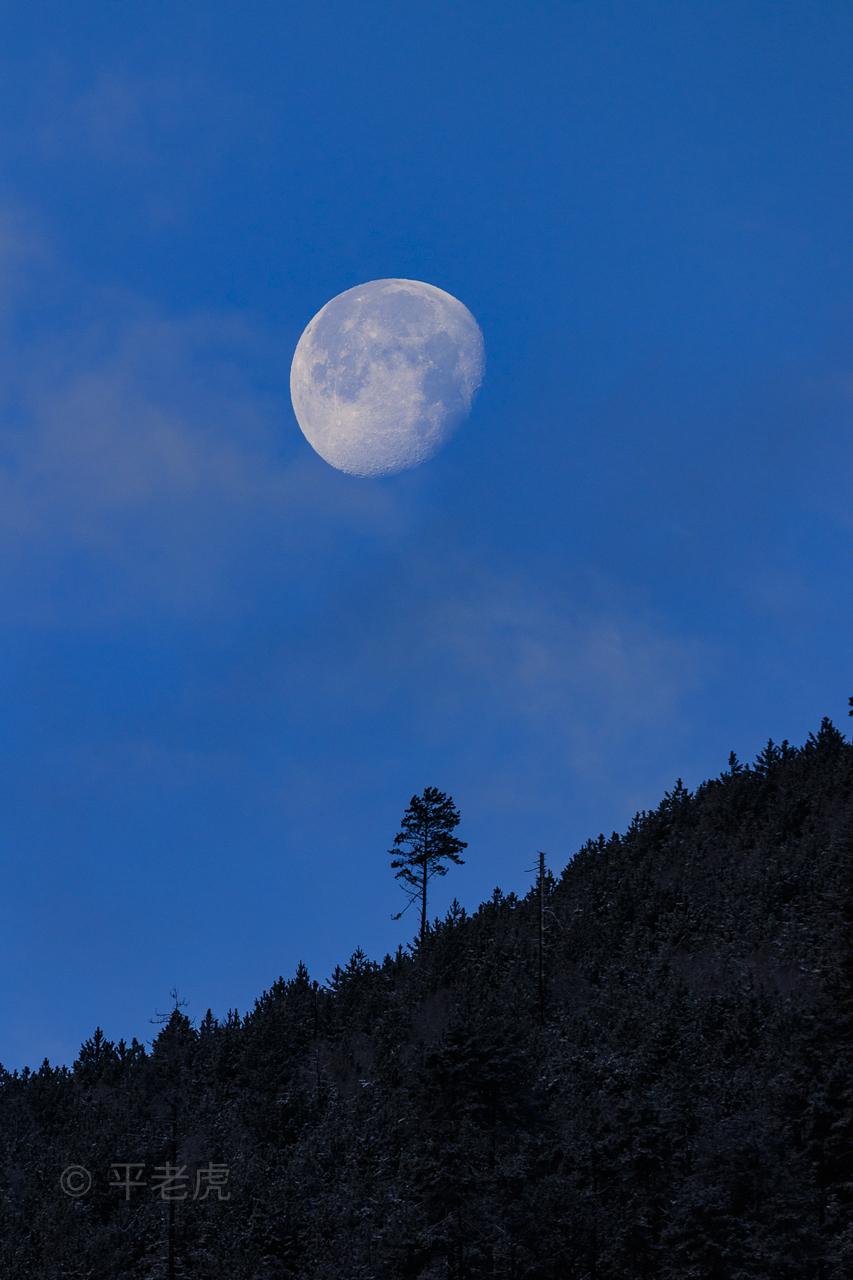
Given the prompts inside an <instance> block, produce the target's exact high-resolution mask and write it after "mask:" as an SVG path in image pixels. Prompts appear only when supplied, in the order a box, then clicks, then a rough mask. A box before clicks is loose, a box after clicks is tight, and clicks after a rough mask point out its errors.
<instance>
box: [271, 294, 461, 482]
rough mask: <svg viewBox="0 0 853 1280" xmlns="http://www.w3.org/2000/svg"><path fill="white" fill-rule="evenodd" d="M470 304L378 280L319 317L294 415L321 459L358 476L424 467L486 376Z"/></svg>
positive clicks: (293, 386) (295, 386)
mask: <svg viewBox="0 0 853 1280" xmlns="http://www.w3.org/2000/svg"><path fill="white" fill-rule="evenodd" d="M483 366H484V351H483V335H482V334H481V333H480V329H479V326H478V325H477V321H476V320H475V319H474V317H473V316H472V315H471V312H470V311H469V310H468V308H467V307H465V306H463V304H462V303H461V302H460V301H459V300H458V299H457V298H454V297H453V296H452V294H449V293H445V292H444V290H443V289H437V288H436V286H435V285H432V284H424V283H423V281H421V280H371V281H370V282H369V283H368V284H360V285H357V286H356V287H355V288H354V289H347V290H346V292H345V293H340V294H338V296H337V297H336V298H332V300H331V302H327V303H326V305H325V306H324V307H321V309H320V310H319V311H318V312H317V314H316V315H315V317H314V319H313V320H312V321H311V323H310V324H309V325H308V327H307V329H306V330H305V332H304V333H303V335H302V337H301V338H300V339H299V342H298V343H297V346H296V351H295V353H294V356H293V364H292V366H291V370H290V396H291V399H292V401H293V410H294V413H295V414H296V419H297V421H298V423H299V425H300V427H301V428H302V432H303V434H304V436H305V438H306V439H307V440H308V442H309V444H311V445H312V447H313V448H314V449H316V451H317V453H319V455H320V457H321V458H324V459H325V460H326V462H328V463H329V464H330V465H331V466H333V467H337V469H338V470H339V471H346V472H348V473H349V474H350V475H353V476H387V475H393V474H394V473H395V472H397V471H406V470H407V469H408V468H409V467H416V466H417V465H418V464H419V463H421V462H425V461H426V460H427V458H431V457H432V455H433V454H434V453H435V452H436V451H437V450H438V449H440V448H441V446H442V445H443V444H444V442H445V441H446V440H447V439H448V438H449V437H450V436H451V435H452V434H453V432H454V431H455V429H456V428H457V427H458V426H459V424H460V422H462V420H463V419H464V418H465V417H466V416H467V414H468V412H469V410H470V408H471V402H472V400H473V398H474V395H475V393H476V391H477V388H478V387H479V385H480V383H481V381H482V379H483Z"/></svg>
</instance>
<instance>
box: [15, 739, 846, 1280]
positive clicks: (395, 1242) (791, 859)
mask: <svg viewBox="0 0 853 1280" xmlns="http://www.w3.org/2000/svg"><path fill="white" fill-rule="evenodd" d="M531 843H532V844H535V835H534V838H533V839H532V841H531ZM852 843H853V745H851V744H850V743H847V742H845V740H844V739H843V737H842V736H841V734H839V733H838V731H837V730H836V729H834V728H833V726H832V725H831V724H830V723H829V722H828V721H824V723H823V725H822V726H821V728H820V731H819V732H818V733H817V734H816V735H813V736H811V737H810V738H809V740H808V742H806V743H805V745H804V746H802V747H800V748H793V747H790V746H789V745H787V744H783V745H782V746H778V747H777V746H774V745H773V744H772V743H771V744H768V746H767V748H766V749H765V750H764V751H763V752H762V753H761V755H760V756H759V758H758V760H757V761H756V762H755V764H754V765H752V766H751V767H747V766H743V765H740V764H739V763H738V762H737V760H736V759H734V757H732V758H731V759H730V762H729V767H728V769H727V770H726V771H725V772H724V773H723V774H722V775H721V776H720V777H719V778H717V779H714V780H712V781H709V782H706V783H704V784H703V785H702V786H700V787H699V788H698V789H697V791H695V792H693V793H691V792H689V791H687V790H686V789H685V788H684V787H683V786H682V785H681V784H680V783H678V784H676V786H675V787H674V789H673V790H672V791H671V792H669V793H667V795H666V796H665V797H664V799H663V801H662V802H661V804H660V805H659V806H658V808H657V809H655V810H654V811H652V812H649V813H643V814H639V815H638V816H637V817H636V818H635V820H634V821H633V823H632V824H631V826H630V828H629V829H628V831H627V832H626V833H625V834H624V835H621V836H619V835H615V834H614V835H613V836H611V837H610V838H609V839H605V838H603V837H601V838H599V839H598V840H595V841H591V842H590V843H589V844H587V845H586V846H585V847H584V848H583V849H582V850H581V851H580V852H579V853H578V854H577V855H576V857H575V858H573V859H572V861H571V862H570V864H569V866H568V867H567V868H566V870H565V871H564V872H563V874H562V875H561V877H560V878H559V880H556V881H551V880H549V881H548V883H547V886H546V890H547V911H546V921H547V932H546V947H547V951H546V957H547V966H546V973H547V998H546V1017H545V1020H544V1023H543V1024H541V1025H540V1023H539V1020H538V1009H537V958H538V957H537V941H538V907H539V901H538V896H537V894H536V893H535V892H531V893H529V894H528V895H527V896H526V897H523V898H518V897H516V896H515V895H514V894H508V895H504V894H502V893H501V892H500V891H498V890H496V891H495V894H494V896H493V898H492V900H491V901H489V902H488V903H485V904H484V905H483V906H481V907H480V908H479V910H478V911H476V912H475V913H474V914H473V915H471V916H469V915H467V914H466V912H465V911H464V910H463V909H462V908H460V907H458V905H454V907H453V908H452V909H451V911H450V912H449V913H448V914H447V916H446V917H445V918H444V919H443V920H439V921H436V922H435V923H434V924H433V925H432V926H431V928H430V929H429V931H428V933H427V935H426V937H425V938H424V940H423V942H422V943H420V944H417V945H415V946H413V947H412V948H410V949H409V950H408V951H404V950H403V949H400V950H399V951H398V952H397V954H396V955H394V956H388V957H386V958H385V960H384V961H383V962H382V963H381V964H377V963H375V962H373V961H371V960H369V959H368V958H367V957H366V956H365V955H364V954H363V953H361V952H357V953H356V954H355V955H354V956H353V957H352V958H351V960H350V961H349V962H348V964H347V965H346V966H344V967H342V968H338V969H336V971H335V973H334V975H333V976H332V979H331V980H330V982H329V983H328V984H326V985H324V986H320V985H319V984H317V983H316V982H313V981H312V980H311V978H310V977H309V974H308V973H307V971H306V970H305V968H304V967H303V966H300V968H299V970H298V971H297V973H296V975H295V976H294V977H293V978H292V979H289V980H287V981H285V980H283V979H279V981H277V982H276V983H274V984H273V986H272V987H271V988H270V990H269V991H267V992H265V993H264V994H263V995H262V996H261V997H260V998H259V999H258V1000H257V1001H256V1004H255V1007H254V1009H253V1010H252V1011H251V1012H250V1013H249V1014H247V1015H246V1016H245V1017H240V1016H238V1015H237V1014H236V1013H232V1014H230V1015H229V1016H228V1017H227V1018H225V1019H224V1020H217V1019H215V1018H213V1016H212V1015H211V1014H208V1015H207V1016H206V1017H205V1018H204V1019H203V1020H202V1022H201V1023H200V1024H199V1025H198V1026H195V1027H194V1026H193V1025H192V1024H191V1023H190V1021H189V1020H188V1019H187V1017H186V1016H185V1014H184V1013H183V1011H182V1010H181V1009H180V1008H179V1007H177V1006H176V1008H175V1009H174V1011H173V1012H172V1013H171V1015H170V1016H169V1018H168V1020H167V1021H166V1022H165V1024H164V1025H163V1027H162V1029H161V1030H160V1032H159V1034H158V1035H157V1037H156V1039H155V1040H154V1043H153V1045H152V1047H151V1048H150V1050H149V1049H146V1048H144V1047H143V1046H141V1045H140V1044H138V1043H137V1042H135V1041H134V1043H133V1044H131V1045H130V1046H128V1045H125V1044H117V1045H116V1044H112V1043H111V1042H110V1041H109V1040H108V1039H106V1037H105V1036H104V1034H103V1033H102V1032H100V1031H97V1032H96V1033H95V1034H94V1035H93V1036H92V1037H91V1039H89V1040H87V1041H86V1043H85V1044H84V1045H83V1047H82V1049H81V1052H80V1056H79V1058H78V1060H77V1061H76V1063H75V1064H74V1067H73V1069H72V1070H67V1069H65V1068H54V1067H51V1066H49V1065H48V1064H47V1063H45V1064H44V1065H43V1066H42V1068H41V1069H39V1070H38V1071H35V1072H30V1071H25V1072H23V1073H20V1074H17V1073H16V1074H13V1075H10V1074H7V1073H4V1074H3V1076H2V1087H0V1121H2V1123H1V1124H0V1274H2V1275H3V1276H6V1275H8V1276H10V1277H15V1278H16V1280H17V1278H18V1277H20V1278H22V1280H24V1278H28V1277H33V1280H36V1278H37V1280H59V1277H63V1278H65V1277H75V1278H76V1277H79V1278H80V1280H83V1277H87V1278H89V1280H101V1278H103V1280H114V1278H115V1277H118V1276H128V1277H138V1278H139V1280H142V1278H143V1277H147V1278H149V1280H153V1278H154V1277H168V1276H169V1275H170V1274H171V1275H173V1276H199V1277H206V1278H208V1280H217V1278H218V1277H223V1278H224V1277H229V1280H243V1278H244V1277H245V1280H249V1278H250V1277H251V1280H284V1278H285V1277H286V1278H288V1280H297V1278H298V1280H321V1278H322V1280H333V1278H334V1280H340V1278H341V1277H343V1276H346V1277H347V1280H380V1278H381V1280H407V1278H411V1280H415V1278H419V1280H438V1278H439V1277H449V1278H453V1280H463V1278H471V1280H474V1278H479V1277H490V1278H493V1280H521V1278H522V1277H525V1278H526V1277H541V1280H587V1278H592V1277H595V1278H597V1280H620V1278H621V1277H662V1278H663V1280H670V1278H671V1280H676V1277H677V1278H678V1280H683V1278H686V1277H714V1278H716V1277H719V1278H720V1280H746V1278H747V1277H750V1278H754V1280H769V1278H770V1277H772V1278H773V1280H777V1278H778V1280H806V1278H809V1277H815V1278H817V1280H842V1277H844V1278H845V1280H846V1278H847V1277H849V1275H851V1274H853V1218H851V1209H853V1084H851V1081H853V1071H851V1067H853V1061H851V1058H853V1002H851V993H852V992H853V947H851V930H853V870H851V869H852V868H853V857H851V854H853V848H852V847H851V844H852ZM478 856H480V857H484V856H486V851H482V850H480V851H478ZM119 1161H121V1162H131V1161H132V1162H137V1163H139V1164H141V1165H144V1166H145V1167H146V1169H149V1170H150V1169H152V1168H154V1167H155V1166H163V1165H166V1164H175V1165H180V1166H184V1167H186V1169H187V1171H188V1177H189V1176H192V1175H194V1174H195V1173H196V1172H197V1170H198V1169H199V1168H203V1167H204V1166H207V1165H208V1164H210V1163H211V1162H213V1163H218V1164H223V1165H226V1166H227V1167H228V1169H229V1182H228V1189H229V1190H230V1194H231V1198H230V1199H229V1200H220V1199H218V1198H217V1197H216V1196H215V1195H211V1196H209V1197H207V1198H205V1199H197V1200H195V1199H189V1198H188V1199H186V1200H185V1201H183V1202H180V1203H177V1204H174V1205H173V1206H171V1207H170V1206H169V1205H168V1204H166V1203H164V1202H163V1201H162V1200H161V1199H159V1198H158V1197H156V1196H154V1195H152V1194H151V1192H150V1189H149V1191H147V1192H143V1191H138V1192H135V1193H134V1194H133V1195H132V1196H131V1197H130V1198H129V1199H127V1200H126V1199H124V1197H123V1196H122V1194H120V1192H119V1191H117V1189H116V1188H110V1187H109V1186H108V1185H107V1178H108V1172H109V1169H110V1166H111V1165H112V1164H113V1163H115V1162H119ZM71 1164H79V1165H82V1166H85V1167H86V1168H87V1169H89V1170H91V1171H92V1173H93V1175H94V1185H93V1188H92V1191H91V1193H90V1194H89V1195H86V1196H84V1197H80V1198H78V1199H73V1198H71V1197H69V1196H67V1195H64V1194H63V1193H62V1192H61V1191H60V1189H59V1176H60V1174H61V1172H62V1170H63V1169H65V1168H66V1167H67V1166H69V1165H71Z"/></svg>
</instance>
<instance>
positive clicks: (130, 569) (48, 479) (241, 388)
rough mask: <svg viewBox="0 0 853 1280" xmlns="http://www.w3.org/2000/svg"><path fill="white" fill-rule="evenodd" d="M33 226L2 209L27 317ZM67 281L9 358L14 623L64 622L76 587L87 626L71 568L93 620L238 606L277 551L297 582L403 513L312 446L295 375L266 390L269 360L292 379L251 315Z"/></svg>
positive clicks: (3, 254) (6, 532) (2, 565)
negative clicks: (337, 537) (55, 305)
mask: <svg viewBox="0 0 853 1280" xmlns="http://www.w3.org/2000/svg"><path fill="white" fill-rule="evenodd" d="M20 228H21V224H20V222H19V221H16V220H14V219H11V218H7V219H5V220H4V219H3V218H2V217H0V278H2V276H3V274H4V273H5V274H6V275H7V276H8V278H9V279H11V280H15V281H17V283H18V292H17V293H15V292H14V291H12V290H11V289H10V290H8V291H7V295H6V296H7V298H8V299H9V304H10V306H12V307H13V308H14V307H17V308H18V310H19V312H20V313H21V314H23V313H24V312H25V310H26V307H27V305H28V298H27V279H28V270H27V265H28V262H29V260H30V258H31V256H32V254H33V253H34V252H36V247H35V246H34V243H33V242H31V241H30V239H28V238H27V236H26V235H25V234H22V233H21V229H20ZM46 257H49V255H46ZM61 275H62V273H61V271H60V270H59V269H58V268H57V270H56V280H57V281H59V279H60V277H61ZM57 291H58V292H61V293H62V295H63V299H62V304H61V307H60V308H59V309H58V312H57V314H55V315H50V316H49V317H48V321H49V322H48V324H47V325H44V326H42V327H41V329H40V330H39V336H38V337H37V338H33V337H28V336H27V335H26V333H25V332H23V329H24V327H23V326H22V332H16V333H14V334H13V336H12V337H11V338H10V340H9V341H8V342H6V343H5V344H4V347H3V350H2V352H0V387H1V388H2V392H1V393H0V594H2V596H3V598H4V609H5V616H6V619H7V622H8V621H10V620H13V619H14V618H15V617H16V616H21V617H30V618H42V619H44V618H48V617H50V616H51V615H52V613H53V610H54V606H55V603H56V600H57V599H58V598H60V597H61V598H62V601H63V605H62V607H63V610H64V617H65V620H66V621H70V620H71V619H72V618H73V615H74V607H73V595H74V592H72V591H69V590H66V589H63V586H62V581H61V580H62V578H63V576H66V575H69V574H70V575H71V576H73V577H75V578H76V579H77V581H78V585H79V587H80V593H81V595H82V597H83V598H85V604H84V603H83V600H82V599H81V609H82V611H83V612H85V613H86V615H87V616H91V615H92V612H94V616H95V617H96V618H97V617H103V616H105V615H112V614H115V613H118V614H121V613H122V612H128V611H129V612H131V613H134V612H140V611H141V612H146V611H148V610H150V608H151V607H152V606H154V607H163V608H168V609H172V610H174V611H177V612H179V613H186V612H187V611H188V610H189V611H192V610H193V609H199V608H205V607H213V608H214V609H221V608H222V607H227V602H228V600H229V598H230V597H232V596H233V593H234V592H235V591H237V593H238V594H239V582H240V579H241V578H242V577H244V576H245V574H246V571H247V566H248V567H249V568H251V566H252V565H254V564H258V563H261V562H263V563H264V564H265V565H266V566H267V568H268V569H269V573H270V576H271V577H272V578H274V579H275V580H276V581H277V582H279V584H280V583H281V582H282V581H286V580H287V578H288V576H292V575H293V574H294V573H297V574H298V573H299V572H300V565H301V564H302V562H303V558H304V557H303V555H302V553H303V552H304V550H305V549H306V548H309V549H310V548H312V547H313V548H314V549H316V546H317V544H318V543H319V544H321V545H326V544H328V540H329V538H330V536H331V535H332V534H333V533H334V531H337V532H340V531H341V530H342V529H346V528H348V527H352V528H354V529H355V530H357V531H358V533H359V534H360V535H366V536H368V537H369V536H370V534H371V531H374V532H375V531H376V530H379V529H381V528H383V527H384V526H385V522H387V521H391V523H392V525H393V523H394V521H395V520H396V519H397V518H398V513H397V512H396V504H395V502H394V500H393V498H391V497H390V495H389V494H388V493H387V491H384V492H383V491H377V492H373V493H368V492H367V490H366V489H365V488H364V487H363V486H359V485H358V484H354V483H352V482H349V483H348V482H347V481H346V480H345V479H344V478H343V477H337V476H336V475H334V474H333V473H331V472H330V471H329V469H328V468H327V467H325V466H324V464H322V463H321V462H320V461H319V460H318V459H316V458H315V457H314V456H313V455H312V454H310V453H309V451H308V449H307V446H306V445H305V444H304V442H303V441H302V440H301V437H300V436H299V433H298V429H297V428H296V425H295V423H294V421H293V418H292V415H291V412H290V406H289V402H288V400H287V398H286V394H285V393H284V391H283V389H282V388H281V386H280V385H278V384H277V389H274V390H272V391H270V390H267V389H262V387H261V385H260V384H261V382H263V383H264V388H265V387H266V386H267V385H269V383H270V381H271V379H270V376H269V371H270V370H275V372H276V374H277V375H278V377H279V383H281V382H283V378H282V377H281V368H282V365H284V366H285V370H286V363H287V353H285V352H283V351H282V349H281V346H280V344H279V343H278V342H277V340H276V335H272V334H270V333H268V332H265V331H263V330H262V329H261V328H260V327H258V326H256V325H253V324H252V323H251V322H249V321H248V320H247V319H246V318H245V317H241V316H239V315H230V314H224V313H197V314H193V315H189V316H178V317H175V316H167V315H163V314H161V313H159V312H158V311H157V310H156V309H155V308H153V307H152V306H151V305H150V304H147V303H145V302H143V301H142V300H140V299H138V298H134V297H128V296H126V295H119V294H116V293H110V294H106V293H98V294H87V293H86V292H85V291H82V292H81V293H80V294H79V296H76V297H75V296H74V291H73V290H71V289H69V288H68V287H67V282H64V283H63V284H62V285H61V286H60V285H59V284H57ZM10 324H11V327H12V329H13V330H14V327H15V326H14V316H13V318H12V320H11V321H10ZM260 367H262V368H263V369H264V377H263V378H261V377H260V376H259V374H258V370H259V368H260ZM87 582H88V583H89V585H88V588H87V586H86V583H87Z"/></svg>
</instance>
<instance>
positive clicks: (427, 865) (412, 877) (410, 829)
mask: <svg viewBox="0 0 853 1280" xmlns="http://www.w3.org/2000/svg"><path fill="white" fill-rule="evenodd" d="M458 826H459V810H458V809H457V808H456V805H455V804H454V803H453V799H452V797H451V796H448V795H445V793H444V792H443V791H439V790H438V787H424V790H423V793H422V794H421V795H419V796H412V798H411V800H410V801H409V807H408V809H407V810H406V812H405V813H404V814H403V821H402V823H401V825H400V830H399V831H398V832H397V834H396V836H395V837H394V846H393V848H392V849H391V850H390V851H389V852H390V853H391V859H392V861H391V866H392V868H395V869H396V872H397V875H396V878H397V879H398V880H400V881H401V882H402V885H403V889H404V891H405V893H406V894H407V896H408V898H409V904H408V905H411V904H412V903H413V902H417V901H419V902H420V904H421V928H420V938H421V942H423V940H424V937H425V935H426V930H427V885H428V884H429V882H430V880H431V879H432V878H433V876H446V875H447V867H446V865H445V863H447V862H455V863H456V864H457V865H461V864H462V862H463V861H464V859H462V858H460V857H459V853H460V851H461V850H462V849H467V847H468V845H467V842H466V841H465V840H460V839H458V838H457V837H456V836H455V835H454V834H453V832H454V831H455V830H456V828H457V827H458ZM406 909H407V908H406V907H404V908H403V910H406ZM402 914H403V912H402V911H401V912H398V914H397V915H396V916H395V919H397V920H399V918H400V916H401V915H402Z"/></svg>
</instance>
